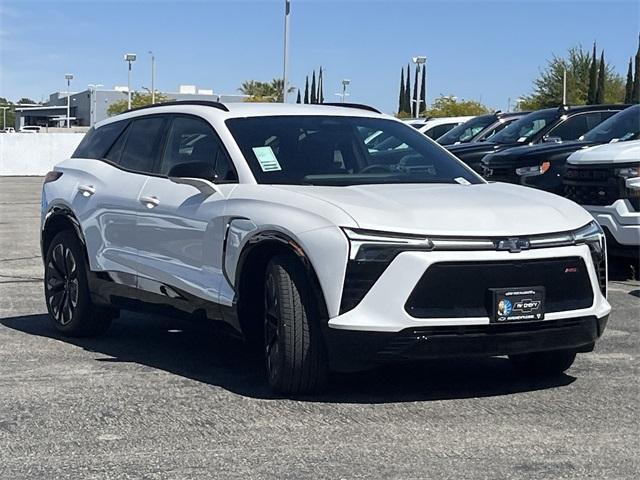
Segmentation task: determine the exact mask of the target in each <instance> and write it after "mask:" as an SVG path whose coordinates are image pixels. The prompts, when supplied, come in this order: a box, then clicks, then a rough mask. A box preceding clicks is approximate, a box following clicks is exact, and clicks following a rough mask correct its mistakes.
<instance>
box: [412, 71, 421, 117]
mask: <svg viewBox="0 0 640 480" xmlns="http://www.w3.org/2000/svg"><path fill="white" fill-rule="evenodd" d="M417 101H418V68H416V78H415V79H414V80H413V102H412V103H411V107H412V108H411V110H412V112H413V116H414V117H417V116H419V115H420V112H419V111H418V107H419V106H420V105H418V104H417V103H416V102H417Z"/></svg>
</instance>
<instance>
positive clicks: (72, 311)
mask: <svg viewBox="0 0 640 480" xmlns="http://www.w3.org/2000/svg"><path fill="white" fill-rule="evenodd" d="M44 293H45V299H46V303H47V310H48V311H49V317H50V319H51V321H52V323H53V325H54V326H55V328H56V329H57V330H58V331H60V332H62V333H64V334H65V335H69V336H78V337H79V336H93V335H100V334H102V333H104V332H106V331H107V329H108V328H109V326H110V325H111V319H112V318H113V315H112V314H110V312H108V311H107V310H105V309H102V308H98V307H96V306H94V305H93V303H92V302H91V295H90V293H89V286H88V282H87V266H86V261H85V255H84V248H83V246H82V244H81V243H80V240H78V237H77V236H76V235H75V234H74V233H73V232H71V231H69V230H65V231H62V232H60V233H58V234H57V235H56V236H55V237H54V238H53V240H52V241H51V244H50V245H49V248H48V250H47V254H46V256H45V264H44Z"/></svg>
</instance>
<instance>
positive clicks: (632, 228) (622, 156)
mask: <svg viewBox="0 0 640 480" xmlns="http://www.w3.org/2000/svg"><path fill="white" fill-rule="evenodd" d="M567 162H568V165H567V170H566V172H565V177H564V181H563V183H564V188H565V194H566V195H567V197H569V198H570V199H572V200H574V201H576V202H578V203H579V204H581V205H583V206H584V208H586V209H587V210H588V211H589V212H590V213H591V214H592V215H593V216H594V218H595V219H596V220H597V221H598V223H600V225H601V226H602V228H603V229H604V231H605V232H606V233H607V234H608V238H609V242H610V245H609V246H610V247H611V248H612V249H613V250H615V251H616V252H618V253H620V252H621V253H628V254H631V255H632V256H634V257H635V258H636V259H637V258H638V256H639V254H640V140H631V141H627V142H616V143H609V144H605V145H598V146H596V147H591V148H586V149H583V150H578V151H577V152H575V153H573V154H571V156H570V157H569V159H568V160H567ZM625 247H626V248H625Z"/></svg>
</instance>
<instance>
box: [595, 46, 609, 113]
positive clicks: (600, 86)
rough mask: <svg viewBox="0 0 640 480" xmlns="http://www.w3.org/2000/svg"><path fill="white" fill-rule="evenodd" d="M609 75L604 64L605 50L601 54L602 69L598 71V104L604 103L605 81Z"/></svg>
mask: <svg viewBox="0 0 640 480" xmlns="http://www.w3.org/2000/svg"><path fill="white" fill-rule="evenodd" d="M606 74H607V66H606V65H605V63H604V50H602V53H601V54H600V68H599V69H598V86H597V89H596V104H598V105H600V104H603V103H604V80H605V78H604V77H605V75H606Z"/></svg>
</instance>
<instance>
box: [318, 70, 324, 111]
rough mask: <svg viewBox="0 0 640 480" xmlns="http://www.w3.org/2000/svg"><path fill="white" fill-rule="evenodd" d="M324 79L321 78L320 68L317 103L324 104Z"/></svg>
mask: <svg viewBox="0 0 640 480" xmlns="http://www.w3.org/2000/svg"><path fill="white" fill-rule="evenodd" d="M323 90H324V79H323V78H322V67H320V75H319V76H318V103H324V91H323Z"/></svg>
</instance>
